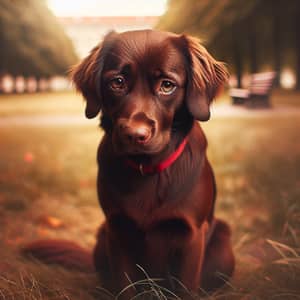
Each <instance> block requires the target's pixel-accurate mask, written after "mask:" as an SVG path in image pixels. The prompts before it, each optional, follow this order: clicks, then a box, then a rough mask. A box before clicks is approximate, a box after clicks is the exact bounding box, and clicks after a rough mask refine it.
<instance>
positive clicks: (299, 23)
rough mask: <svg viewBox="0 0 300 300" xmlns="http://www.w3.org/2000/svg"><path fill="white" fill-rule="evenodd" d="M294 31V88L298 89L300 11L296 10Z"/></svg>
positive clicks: (299, 82)
mask: <svg viewBox="0 0 300 300" xmlns="http://www.w3.org/2000/svg"><path fill="white" fill-rule="evenodd" d="M295 33H296V36H295V38H296V45H295V46H296V47H295V48H296V49H295V50H296V90H298V91H300V11H298V12H297V14H296V18H295Z"/></svg>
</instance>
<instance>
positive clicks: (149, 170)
mask: <svg viewBox="0 0 300 300" xmlns="http://www.w3.org/2000/svg"><path fill="white" fill-rule="evenodd" d="M186 143H187V138H184V139H183V141H182V142H181V143H180V145H179V146H178V148H177V149H176V150H175V151H174V152H173V153H172V154H171V155H170V156H169V157H167V158H166V159H165V160H163V161H161V162H160V163H158V164H157V165H154V166H153V165H148V164H138V163H136V162H135V161H133V160H131V159H126V160H125V164H126V165H127V166H129V167H131V168H132V169H134V170H137V171H140V173H141V175H145V174H154V173H160V172H162V171H163V170H165V169H166V168H168V167H170V166H171V165H172V164H173V163H174V162H175V161H176V159H177V158H178V157H179V156H180V155H181V153H182V152H183V150H184V148H185V145H186Z"/></svg>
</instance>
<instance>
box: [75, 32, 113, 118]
mask: <svg viewBox="0 0 300 300" xmlns="http://www.w3.org/2000/svg"><path fill="white" fill-rule="evenodd" d="M114 34H115V32H110V33H109V34H107V35H106V36H105V37H104V40H103V42H102V43H100V44H99V45H98V46H96V47H95V48H93V49H92V50H91V52H90V54H89V55H88V56H87V57H86V58H84V59H83V60H82V61H81V62H80V63H79V64H77V65H75V66H74V67H73V68H72V69H71V80H72V81H73V83H74V84H75V87H76V90H77V91H78V92H80V93H82V95H83V97H84V98H85V100H86V109H85V115H86V117H87V118H89V119H91V118H94V117H96V116H97V115H98V113H99V112H100V110H101V107H102V99H101V87H100V83H101V73H102V69H103V65H104V58H105V55H106V53H107V51H108V42H107V40H109V39H110V37H112V36H113V35H114Z"/></svg>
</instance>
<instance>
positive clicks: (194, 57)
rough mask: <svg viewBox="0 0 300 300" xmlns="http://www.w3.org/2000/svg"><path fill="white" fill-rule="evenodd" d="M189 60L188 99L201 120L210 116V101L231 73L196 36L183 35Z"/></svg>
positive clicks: (192, 111)
mask: <svg viewBox="0 0 300 300" xmlns="http://www.w3.org/2000/svg"><path fill="white" fill-rule="evenodd" d="M180 38H181V41H183V43H184V46H185V54H186V56H187V61H188V66H187V68H188V78H187V80H188V82H187V92H186V101H187V107H188V110H189V112H190V113H191V114H192V115H193V116H194V118H195V119H197V120H199V121H207V120H209V118H210V109H209V106H210V103H211V101H212V100H213V99H214V98H215V97H216V96H217V94H218V93H219V92H220V91H221V89H222V87H223V85H224V83H225V82H226V81H227V80H228V78H229V74H228V72H227V69H226V67H225V65H224V64H223V63H221V62H218V61H216V60H215V59H214V58H213V57H212V56H211V55H210V54H209V53H208V52H207V50H206V49H205V48H204V47H203V46H202V45H201V44H200V43H199V40H198V39H197V38H194V37H190V36H186V35H182V36H181V37H180Z"/></svg>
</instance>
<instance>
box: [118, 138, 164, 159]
mask: <svg viewBox="0 0 300 300" xmlns="http://www.w3.org/2000/svg"><path fill="white" fill-rule="evenodd" d="M168 141H169V135H168V134H153V135H152V136H151V138H148V139H146V140H145V139H141V140H138V141H136V140H134V139H132V138H128V137H127V136H124V135H122V134H120V133H115V134H113V147H114V150H115V152H116V154H118V155H127V156H131V155H134V156H135V155H150V156H153V155H156V154H158V153H160V152H161V151H162V150H163V149H164V148H165V147H166V145H167V144H168Z"/></svg>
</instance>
